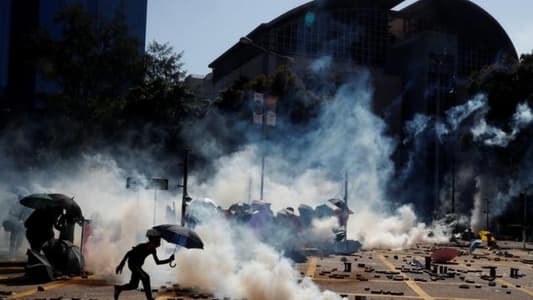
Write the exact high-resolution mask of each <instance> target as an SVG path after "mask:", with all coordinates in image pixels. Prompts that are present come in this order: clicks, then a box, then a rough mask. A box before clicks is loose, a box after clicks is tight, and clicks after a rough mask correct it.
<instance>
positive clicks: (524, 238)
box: [521, 194, 527, 249]
mask: <svg viewBox="0 0 533 300" xmlns="http://www.w3.org/2000/svg"><path fill="white" fill-rule="evenodd" d="M521 196H522V200H523V201H524V216H523V219H522V248H524V249H526V242H527V195H526V194H522V195H521Z"/></svg>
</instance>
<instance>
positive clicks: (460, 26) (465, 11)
mask: <svg viewBox="0 0 533 300" xmlns="http://www.w3.org/2000/svg"><path fill="white" fill-rule="evenodd" d="M404 1H405V0H315V1H311V2H308V3H305V4H303V5H300V6H298V7H296V8H294V9H292V10H289V11H287V12H286V13H284V14H282V15H280V16H278V17H277V18H275V19H273V20H272V21H270V22H268V23H262V24H260V25H259V26H257V27H256V28H255V29H254V30H252V31H251V32H250V33H249V34H248V35H247V37H248V38H250V39H251V40H254V41H258V40H259V37H260V36H262V35H263V34H264V33H265V32H268V30H269V29H270V28H273V27H276V26H278V25H280V24H283V23H285V22H286V21H288V20H291V19H293V18H295V17H298V16H301V15H303V14H305V13H307V12H308V11H310V10H313V9H326V10H327V9H333V8H352V7H378V8H381V9H384V10H388V11H390V12H391V13H394V14H400V15H403V16H405V17H422V18H425V19H428V20H430V21H431V23H434V24H438V25H442V26H443V27H444V28H445V31H446V32H450V33H454V34H456V35H457V36H458V37H460V38H461V37H464V39H465V40H468V41H469V42H472V43H475V44H480V45H486V46H487V47H504V49H501V50H506V52H507V53H511V54H513V55H514V56H515V58H517V57H518V55H517V52H516V49H515V48H514V45H513V43H512V41H511V39H510V38H509V36H508V35H507V33H506V32H505V30H504V29H503V28H502V26H501V25H500V24H499V23H498V21H496V19H494V18H493V17H492V16H491V15H490V14H489V13H487V12H486V11H485V10H483V9H482V8H481V7H479V6H477V5H476V4H474V3H472V2H470V1H468V0H419V1H417V2H415V3H413V4H411V5H409V6H407V7H405V8H403V9H402V10H400V11H398V12H396V11H391V9H392V8H393V7H396V6H397V5H398V4H400V3H402V2H404ZM480 32H483V33H484V34H480ZM253 48H254V47H252V46H248V45H243V44H241V43H240V42H238V41H237V43H235V44H234V45H233V46H232V47H231V48H230V49H228V50H227V51H226V52H224V53H223V54H222V55H220V56H219V57H218V58H216V59H215V60H214V61H213V62H211V63H210V64H209V67H210V68H214V67H215V66H216V65H217V64H218V63H220V62H222V61H223V60H224V59H225V58H226V57H228V56H229V57H233V56H236V57H239V56H241V55H243V53H247V56H250V55H252V54H253V55H258V54H260V53H261V51H260V50H258V49H255V50H254V49H253ZM242 58H243V57H242V56H241V59H242Z"/></svg>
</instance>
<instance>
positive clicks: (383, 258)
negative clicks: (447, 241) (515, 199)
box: [0, 242, 533, 300]
mask: <svg viewBox="0 0 533 300" xmlns="http://www.w3.org/2000/svg"><path fill="white" fill-rule="evenodd" d="M499 244H500V247H502V248H501V249H500V250H499V251H490V252H489V251H487V250H485V249H477V250H476V251H475V252H474V254H473V255H470V254H464V255H461V256H458V257H457V258H455V259H454V260H453V261H451V262H450V263H447V264H432V265H431V267H430V269H429V270H427V269H426V268H425V266H423V267H422V268H420V264H418V267H417V266H416V264H417V263H415V260H416V261H417V262H418V263H421V264H424V263H425V257H426V256H429V255H430V254H431V251H432V248H431V246H430V245H417V246H416V247H413V248H411V249H407V250H401V251H393V250H372V251H362V252H359V253H356V254H353V255H349V256H329V257H318V256H312V257H309V258H308V260H307V262H306V263H302V264H296V265H295V268H297V270H298V271H299V272H300V274H301V276H302V278H303V277H304V276H307V277H309V278H311V279H312V280H313V281H314V282H315V283H316V284H317V285H318V286H319V287H320V288H321V289H323V290H326V289H328V290H332V291H335V292H337V293H338V294H340V295H342V296H344V297H346V298H348V299H350V300H356V299H381V300H382V299H434V300H438V299H442V300H444V299H460V300H461V299H465V300H466V299H488V300H491V299H494V300H506V299H509V300H521V299H524V300H526V299H533V251H525V250H521V249H519V248H520V244H519V243H513V242H499ZM531 246H532V245H529V247H530V249H531V248H533V247H531ZM458 249H459V250H461V251H466V247H458ZM178 267H179V266H178ZM491 268H492V269H493V270H494V271H495V275H496V276H495V277H494V278H492V277H491V275H494V273H492V274H491ZM511 268H513V269H518V271H517V274H513V276H511V275H512V274H511ZM494 271H492V272H494ZM23 272H24V263H23V262H20V261H19V262H16V261H7V260H4V261H2V262H1V263H0V299H1V298H3V299H39V300H40V299H49V300H54V299H80V300H81V299H84V300H85V299H87V300H90V299H112V294H113V287H112V284H111V283H109V282H107V281H106V280H104V279H103V278H99V277H98V276H97V275H89V276H84V277H75V278H70V279H64V280H57V281H54V282H50V283H46V284H28V283H26V282H24V281H21V280H20V278H21V276H22V275H23ZM153 292H154V293H153V294H154V297H156V298H157V299H172V300H176V299H229V298H223V297H222V298H217V297H215V296H214V295H211V294H209V293H206V292H203V291H198V290H194V289H191V288H189V287H181V286H179V285H178V284H175V283H172V282H167V283H165V284H164V285H158V286H155V287H154V289H153ZM121 299H144V293H142V292H141V291H140V290H139V291H133V292H124V293H122V294H121ZM250 300H251V299H250Z"/></svg>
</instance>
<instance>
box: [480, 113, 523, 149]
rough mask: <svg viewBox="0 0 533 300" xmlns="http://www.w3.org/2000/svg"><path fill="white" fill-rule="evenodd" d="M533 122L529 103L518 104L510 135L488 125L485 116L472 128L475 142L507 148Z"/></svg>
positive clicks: (511, 123)
mask: <svg viewBox="0 0 533 300" xmlns="http://www.w3.org/2000/svg"><path fill="white" fill-rule="evenodd" d="M532 121H533V114H532V112H531V108H530V107H529V106H528V104H527V103H522V104H518V105H517V107H516V111H515V113H514V114H513V117H512V120H511V121H510V127H511V131H510V132H509V133H507V132H505V131H504V130H502V129H500V128H497V127H495V126H492V125H489V124H487V121H486V120H485V118H484V116H483V118H481V119H480V120H479V122H478V123H477V124H476V125H475V126H474V127H473V128H472V130H471V132H472V135H473V136H474V140H476V141H479V142H482V143H484V144H485V145H487V146H497V147H502V148H505V147H507V146H508V145H509V143H511V142H512V141H514V140H515V139H516V137H517V135H518V134H519V133H520V131H521V130H522V129H523V128H526V127H527V126H529V125H530V124H531V122H532Z"/></svg>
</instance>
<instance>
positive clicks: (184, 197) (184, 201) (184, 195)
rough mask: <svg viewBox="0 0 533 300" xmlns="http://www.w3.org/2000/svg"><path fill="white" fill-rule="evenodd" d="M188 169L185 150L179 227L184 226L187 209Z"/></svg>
mask: <svg viewBox="0 0 533 300" xmlns="http://www.w3.org/2000/svg"><path fill="white" fill-rule="evenodd" d="M188 169H189V149H185V157H184V159H183V186H182V188H183V193H182V197H181V226H184V225H185V210H186V209H187V198H188V197H189V195H188V194H187V174H188Z"/></svg>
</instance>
